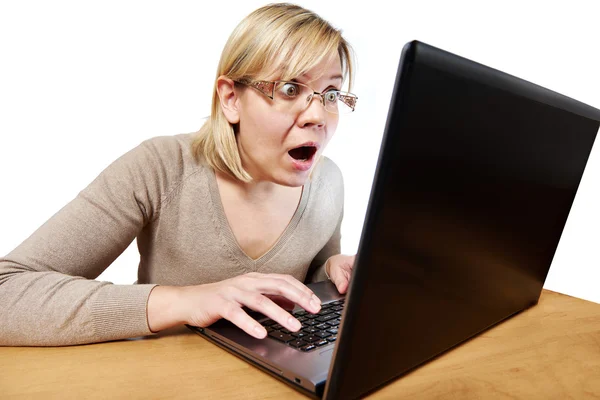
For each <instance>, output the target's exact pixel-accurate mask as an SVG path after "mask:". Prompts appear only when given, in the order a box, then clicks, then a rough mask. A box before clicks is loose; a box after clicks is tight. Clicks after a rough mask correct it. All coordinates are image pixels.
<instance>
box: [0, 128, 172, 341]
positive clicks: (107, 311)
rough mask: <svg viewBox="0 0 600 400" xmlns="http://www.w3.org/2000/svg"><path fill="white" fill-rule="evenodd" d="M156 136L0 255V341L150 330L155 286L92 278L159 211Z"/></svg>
mask: <svg viewBox="0 0 600 400" xmlns="http://www.w3.org/2000/svg"><path fill="white" fill-rule="evenodd" d="M160 144H161V143H160V141H156V140H153V139H150V140H148V141H145V142H143V143H142V144H140V145H139V146H138V147H136V148H135V149H133V150H131V151H130V152H128V153H126V154H125V155H123V156H122V157H120V158H119V159H117V160H116V161H115V162H113V163H112V164H111V165H110V166H109V167H107V168H106V169H105V170H104V171H103V172H102V173H101V174H100V175H99V176H98V177H97V178H96V179H95V180H94V181H93V182H92V183H91V184H90V185H89V186H88V187H87V188H85V189H84V190H83V191H81V192H80V193H79V194H78V195H77V197H76V198H75V199H73V200H72V201H71V202H70V203H69V204H67V205H66V206H65V207H64V208H62V209H61V210H60V211H59V212H58V213H56V214H55V215H54V216H53V217H51V218H50V219H49V220H48V221H47V222H46V223H44V224H43V225H42V226H41V227H40V228H39V229H38V230H37V231H35V232H34V233H33V234H32V235H31V236H30V237H29V238H27V239H26V240H25V241H24V242H23V243H22V244H20V245H19V246H18V247H17V248H15V249H14V250H13V251H12V252H10V253H9V254H8V255H6V256H5V257H4V258H0V304H1V306H0V345H4V346H7V345H8V346H23V345H25V346H60V345H72V344H83V343H93V342H103V341H109V340H117V339H123V338H128V337H136V336H141V335H148V334H151V331H150V329H149V327H148V322H147V314H146V304H147V300H148V296H149V294H150V291H151V290H152V288H153V287H154V285H113V284H111V283H110V282H99V281H95V280H94V279H95V278H96V277H98V275H100V273H102V271H104V270H105V269H106V268H107V267H108V266H109V265H110V264H111V263H112V262H113V261H114V260H115V259H116V258H117V257H118V256H119V255H120V254H121V253H122V252H123V251H124V250H125V249H126V248H127V247H128V246H129V244H130V243H131V242H132V241H133V239H134V238H135V237H136V236H137V235H138V233H139V232H140V231H141V230H142V229H143V227H144V226H145V225H146V224H147V223H148V222H150V221H151V220H152V219H153V218H155V217H156V216H157V214H158V212H159V211H160V207H161V200H162V198H163V196H162V193H166V190H167V189H168V186H169V179H168V173H167V172H166V171H167V170H168V165H165V164H168V163H169V162H176V161H168V160H165V159H164V157H163V158H161V157H160Z"/></svg>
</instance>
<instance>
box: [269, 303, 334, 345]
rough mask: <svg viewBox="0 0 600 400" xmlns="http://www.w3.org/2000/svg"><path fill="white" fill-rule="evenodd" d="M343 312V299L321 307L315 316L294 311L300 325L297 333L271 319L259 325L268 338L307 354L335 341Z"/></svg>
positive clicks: (301, 311)
mask: <svg viewBox="0 0 600 400" xmlns="http://www.w3.org/2000/svg"><path fill="white" fill-rule="evenodd" d="M343 310H344V299H342V300H337V301H333V302H331V303H326V304H323V305H321V311H319V312H318V313H317V314H311V313H309V312H307V311H304V310H300V311H296V312H294V313H293V315H294V317H296V318H297V319H298V321H300V323H301V324H302V328H300V330H299V331H298V332H291V331H289V330H288V329H286V328H284V327H283V326H281V325H280V324H278V323H276V322H275V321H273V320H272V319H267V320H265V321H262V322H261V324H262V326H264V327H265V329H266V330H267V333H268V334H269V337H270V338H272V339H274V340H278V341H280V342H283V343H285V344H287V345H288V346H290V347H293V348H295V349H298V350H300V351H304V352H307V351H311V350H315V349H317V348H319V347H322V346H325V345H327V344H329V343H333V342H335V341H336V340H337V333H338V326H339V325H340V321H341V317H342V311H343Z"/></svg>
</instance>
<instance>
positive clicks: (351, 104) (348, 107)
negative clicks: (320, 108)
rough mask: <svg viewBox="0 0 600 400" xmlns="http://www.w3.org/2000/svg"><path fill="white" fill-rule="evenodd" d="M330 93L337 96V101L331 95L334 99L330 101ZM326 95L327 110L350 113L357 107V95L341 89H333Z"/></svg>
mask: <svg viewBox="0 0 600 400" xmlns="http://www.w3.org/2000/svg"><path fill="white" fill-rule="evenodd" d="M329 94H332V95H334V96H335V101H333V96H331V100H332V101H328V100H329V99H330V97H329V96H328V95H329ZM324 96H325V97H324V98H325V108H326V109H327V111H329V112H332V113H336V114H350V113H351V112H352V111H354V108H355V107H356V96H354V95H352V94H350V93H347V92H340V91H337V90H336V91H331V92H328V93H326V94H325V95H324Z"/></svg>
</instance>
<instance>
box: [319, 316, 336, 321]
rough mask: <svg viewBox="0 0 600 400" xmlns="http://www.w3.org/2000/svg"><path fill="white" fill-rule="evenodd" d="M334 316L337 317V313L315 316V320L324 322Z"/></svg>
mask: <svg viewBox="0 0 600 400" xmlns="http://www.w3.org/2000/svg"><path fill="white" fill-rule="evenodd" d="M336 317H337V315H335V314H328V315H322V316H320V317H319V318H317V321H321V322H325V321H329V320H330V319H334V318H336Z"/></svg>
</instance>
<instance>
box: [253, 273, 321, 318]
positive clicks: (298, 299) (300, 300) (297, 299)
mask: <svg viewBox="0 0 600 400" xmlns="http://www.w3.org/2000/svg"><path fill="white" fill-rule="evenodd" d="M253 287H254V288H255V289H256V290H258V291H259V292H260V293H263V294H266V295H276V296H282V297H285V298H286V299H288V300H290V301H292V302H293V303H294V304H298V305H299V306H300V307H302V308H303V309H305V310H308V311H310V312H313V313H317V312H319V310H320V309H321V301H320V300H319V298H318V297H317V296H315V295H314V294H313V293H312V291H310V292H309V293H307V292H306V291H305V290H300V289H298V287H297V285H293V284H291V283H290V282H289V281H288V280H287V279H281V278H279V277H277V278H274V277H272V276H269V275H265V276H264V277H263V278H260V279H257V280H256V281H255V282H254V283H253Z"/></svg>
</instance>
